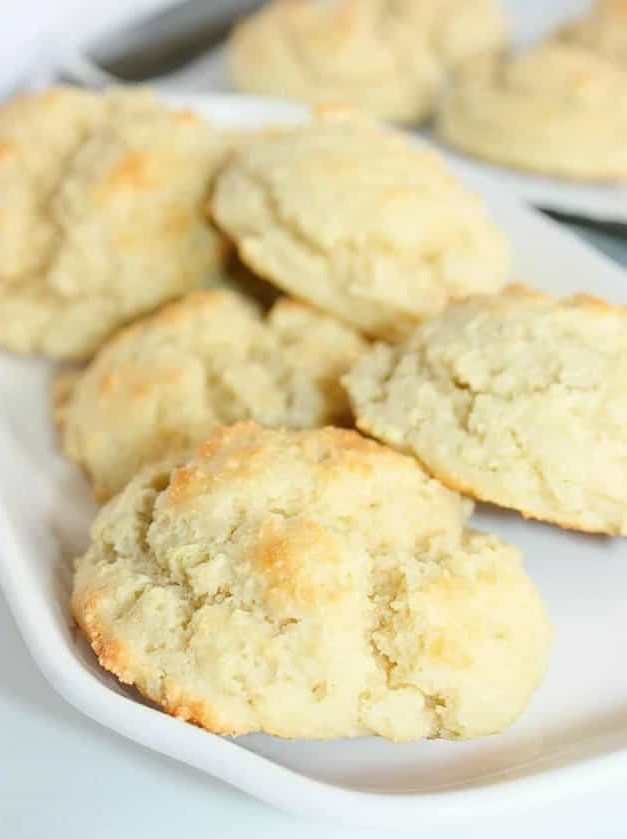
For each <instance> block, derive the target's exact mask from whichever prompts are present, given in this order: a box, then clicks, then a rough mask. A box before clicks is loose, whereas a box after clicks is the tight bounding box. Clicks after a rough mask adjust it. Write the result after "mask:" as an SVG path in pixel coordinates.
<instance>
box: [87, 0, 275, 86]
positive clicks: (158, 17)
mask: <svg viewBox="0 0 627 839" xmlns="http://www.w3.org/2000/svg"><path fill="white" fill-rule="evenodd" d="M261 5H262V3H261V0H185V2H183V3H180V4H177V5H176V6H172V7H170V8H168V9H165V10H164V11H161V12H158V13H157V14H153V15H150V16H148V17H146V18H142V19H140V20H138V21H137V22H135V23H132V24H130V25H129V24H127V25H126V26H124V27H121V28H119V29H117V30H113V31H111V32H110V33H108V35H107V36H106V37H105V38H101V39H98V40H97V41H93V42H92V43H91V44H90V45H88V46H87V47H86V49H85V53H86V55H87V56H88V57H89V59H90V60H91V61H92V62H94V63H95V64H96V65H97V66H98V67H100V68H101V69H102V70H104V71H105V72H107V73H109V74H111V75H113V76H116V77H117V78H119V79H120V80H122V81H127V82H144V81H148V80H150V79H154V78H155V77H157V76H163V75H166V74H168V73H172V72H174V71H175V70H178V69H180V68H181V67H183V66H185V65H186V64H187V63H189V62H190V61H193V60H194V59H195V58H198V57H199V56H200V55H202V54H203V53H205V52H207V51H208V50H210V49H211V48H212V47H215V46H217V45H218V44H220V43H221V42H222V41H223V40H224V38H225V37H226V35H227V34H228V32H229V30H230V28H231V27H232V26H233V24H234V23H235V21H236V20H237V18H238V17H240V16H241V15H244V14H247V13H249V12H251V11H253V10H254V9H256V8H258V7H259V6H261Z"/></svg>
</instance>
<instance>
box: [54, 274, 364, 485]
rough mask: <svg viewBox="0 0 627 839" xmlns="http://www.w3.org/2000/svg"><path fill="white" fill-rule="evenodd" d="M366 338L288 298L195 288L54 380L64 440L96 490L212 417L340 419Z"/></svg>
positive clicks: (299, 422)
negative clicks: (263, 299)
mask: <svg viewBox="0 0 627 839" xmlns="http://www.w3.org/2000/svg"><path fill="white" fill-rule="evenodd" d="M364 347H365V345H364V342H363V341H362V339H361V338H359V337H358V336H357V334H356V333H354V332H353V331H352V330H351V329H349V328H348V327H345V326H343V325H342V324H339V323H337V322H336V321H334V320H332V319H331V318H329V317H327V316H326V315H322V314H318V313H317V312H315V311H314V310H312V309H309V308H306V307H305V306H303V305H302V304H300V303H296V302H294V301H291V300H287V299H283V300H281V301H279V302H278V303H276V304H275V305H274V307H273V308H272V309H271V311H270V313H269V314H268V315H267V317H266V318H265V319H264V317H263V316H262V314H261V312H260V311H259V310H258V309H257V308H256V307H255V306H254V305H253V304H252V303H251V302H250V301H248V300H247V299H245V298H244V297H242V296H240V295H237V294H235V293H233V292H229V291H225V290H216V291H198V292H192V293H190V294H188V295H187V296H186V297H184V298H182V299H181V300H180V301H178V302H176V303H172V304H170V305H168V306H166V307H164V308H163V309H161V310H160V311H159V312H158V313H157V314H156V315H153V316H150V317H147V318H145V319H144V320H142V321H139V322H137V323H136V324H134V325H132V326H130V327H128V328H127V329H125V330H124V331H122V332H121V333H120V334H119V335H118V336H116V337H115V338H114V339H112V340H111V341H110V342H109V343H108V344H106V345H105V346H104V347H103V348H102V349H101V350H100V352H99V353H98V355H97V356H96V358H95V359H94V360H93V362H92V363H91V364H90V365H89V367H87V368H86V370H85V371H84V372H83V373H79V374H78V376H77V377H76V378H75V379H74V381H71V380H70V381H68V379H67V378H63V379H62V380H61V382H60V384H59V387H58V391H57V397H58V398H57V420H58V422H59V424H60V425H61V427H62V429H63V447H64V450H65V452H66V454H67V455H68V457H70V458H71V459H72V460H73V461H75V462H76V463H78V464H80V465H81V466H82V467H83V468H84V469H85V471H86V472H87V474H88V475H89V476H90V478H91V480H92V481H93V483H94V485H95V490H96V494H97V496H98V498H100V499H104V498H108V497H109V496H111V495H112V494H113V493H115V492H117V491H118V490H120V489H121V488H122V487H123V486H124V485H125V484H126V483H127V481H128V480H130V478H131V477H132V476H133V474H134V473H135V472H136V471H137V469H138V468H139V467H140V466H142V465H144V464H145V463H148V462H150V461H154V460H158V459H161V458H163V457H164V456H165V455H166V454H167V453H168V452H172V451H175V450H178V449H186V448H189V447H190V446H195V445H197V444H198V443H199V442H200V441H202V440H203V439H205V437H206V436H207V434H208V433H209V432H210V431H211V430H212V429H213V428H214V427H215V426H217V425H222V424H229V423H232V422H235V421H237V420H240V419H248V418H253V419H256V420H258V421H259V422H261V423H263V424H264V425H271V426H275V425H284V426H289V427H294V428H301V427H310V426H311V427H313V426H317V425H324V424H325V423H332V422H335V423H342V422H347V421H348V420H349V418H350V410H349V408H348V402H347V398H346V394H345V392H344V390H343V389H342V387H341V385H340V383H339V379H340V376H341V375H342V374H343V373H345V372H346V371H347V370H348V369H349V367H350V366H351V365H352V364H353V363H354V362H355V361H356V360H357V357H358V355H359V354H360V352H361V351H363V349H364Z"/></svg>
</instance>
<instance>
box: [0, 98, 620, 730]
mask: <svg viewBox="0 0 627 839" xmlns="http://www.w3.org/2000/svg"><path fill="white" fill-rule="evenodd" d="M509 260H510V254H509V245H508V242H507V239H506V237H505V236H504V235H503V233H502V232H501V231H500V230H499V229H498V226H497V225H496V223H495V221H494V220H493V219H492V218H491V217H490V214H489V212H488V211H487V209H486V207H485V206H484V204H483V202H482V201H481V199H480V198H478V197H477V196H475V195H473V194H472V193H470V192H469V191H468V190H467V189H466V188H465V187H464V186H463V185H462V184H461V183H460V182H459V181H458V180H457V179H456V178H455V177H454V176H453V175H452V174H451V173H450V172H449V171H448V169H447V168H446V165H445V164H444V163H443V161H442V160H441V159H440V158H439V157H438V156H437V155H436V154H434V153H433V152H432V151H429V150H426V149H424V148H422V147H420V146H418V145H416V144H414V143H412V142H411V141H409V140H408V139H406V138H405V137H403V136H402V135H400V134H398V133H395V132H393V131H391V130H389V129H384V128H381V127H379V126H378V125H376V124H375V123H374V122H372V121H370V119H369V118H366V117H365V116H361V115H359V114H356V113H355V112H352V111H349V110H346V109H344V108H341V107H330V106H329V107H320V108H319V109H318V110H317V112H316V113H315V114H314V116H313V118H312V119H311V121H309V122H308V123H306V124H304V125H300V126H297V127H282V128H276V129H273V130H268V131H264V132H260V133H257V134H253V133H251V134H249V135H245V134H243V133H242V134H239V135H233V134H225V133H222V132H220V131H218V130H217V129H216V128H215V127H213V126H212V125H211V124H209V123H206V122H204V121H203V120H201V119H200V118H198V117H196V116H194V115H193V114H190V113H187V112H176V111H171V110H168V109H167V108H166V107H165V106H163V105H161V104H160V103H159V102H158V101H157V100H156V99H154V98H153V97H152V96H150V95H149V94H146V93H144V92H142V93H137V92H135V91H130V92H126V91H125V92H119V91H112V92H107V93H104V94H96V93H90V92H85V91H77V90H71V89H54V90H50V91H47V92H45V93H43V94H38V95H32V96H27V97H23V98H20V99H17V100H15V101H13V102H10V103H9V104H7V105H5V106H4V107H3V108H2V109H1V110H0V344H1V346H2V348H3V349H4V350H7V351H10V352H14V353H37V354H41V355H44V356H46V357H48V358H50V359H54V360H56V361H63V362H66V363H65V365H64V366H63V368H62V370H61V371H60V373H59V376H58V381H57V387H56V392H55V399H54V413H55V419H56V422H57V425H58V428H59V437H60V442H61V445H62V448H63V451H64V452H65V454H66V455H67V457H68V458H69V459H70V460H71V461H73V462H74V463H75V464H77V465H78V466H79V467H80V468H81V469H82V470H83V472H84V473H85V475H86V476H87V477H88V479H89V481H90V482H91V484H92V486H93V490H94V493H95V496H96V498H97V499H98V500H99V501H101V502H106V504H105V505H104V506H103V507H102V509H101V511H100V513H99V514H98V516H97V518H96V520H95V522H94V524H93V527H92V531H91V545H90V547H89V548H88V550H87V551H86V553H85V554H84V555H83V556H82V557H80V558H79V559H78V560H77V561H76V566H75V579H74V589H73V595H72V610H73V614H74V616H75V618H76V621H77V622H78V624H79V625H80V627H81V629H82V630H83V632H84V633H85V635H86V637H87V639H88V640H89V642H90V644H91V646H92V647H93V649H94V650H95V652H96V654H97V656H98V658H99V660H100V663H101V665H102V666H103V667H105V668H106V669H107V670H109V671H111V672H112V673H114V674H115V675H116V676H117V677H118V678H119V679H120V680H121V681H122V682H125V683H127V684H132V685H135V686H136V687H137V689H138V690H139V691H140V692H141V693H142V694H143V695H144V696H145V697H147V698H148V699H150V700H152V701H153V702H155V703H157V704H158V705H160V706H161V707H163V708H164V709H165V710H166V711H167V712H169V713H171V714H173V715H175V716H177V717H179V718H182V719H185V720H189V721H191V722H194V723H196V724H198V725H200V726H203V727H204V728H206V729H208V730H210V731H213V732H218V733H222V734H229V735H240V734H246V733H250V732H265V733H267V734H272V735H276V736H280V737H288V738H337V737H356V736H363V735H379V736H382V737H386V738H389V739H392V740H397V741H403V740H414V739H419V738H436V737H444V738H451V739H464V738H471V737H476V736H480V735H485V734H490V733H494V732H500V731H503V730H504V729H505V728H506V727H507V726H508V725H509V724H511V723H512V722H513V721H514V720H515V719H516V718H517V717H518V715H519V714H520V713H521V711H522V710H523V709H524V707H525V706H526V705H527V703H528V701H529V699H530V697H531V695H532V693H533V692H534V690H535V689H536V687H537V686H538V684H539V683H540V681H541V680H542V677H543V675H544V673H545V670H546V667H547V661H548V656H549V650H550V645H551V635H552V632H551V627H550V624H549V620H548V617H547V613H546V609H545V606H544V604H543V601H542V599H541V597H540V595H539V593H538V591H537V590H536V588H535V586H534V584H533V583H532V581H531V580H530V579H529V577H528V576H527V574H526V573H525V571H524V568H523V564H522V558H521V555H520V552H519V551H518V550H517V549H516V548H515V547H513V546H512V545H509V544H506V543H504V542H503V541H501V540H500V539H499V538H497V537H496V536H494V535H491V534H489V533H483V532H477V531H475V530H473V529H472V527H471V526H470V523H469V520H470V516H471V513H472V509H473V501H472V499H480V500H483V501H488V502H491V503H493V504H497V505H501V506H503V507H508V508H511V509H513V510H517V511H519V512H520V513H522V515H524V516H528V517H533V518H536V519H540V520H543V521H548V522H552V523H554V524H557V525H559V526H560V527H565V528H575V529H578V530H584V531H588V532H595V533H607V534H622V535H627V513H626V512H625V510H626V509H627V507H626V505H625V501H626V499H627V430H626V429H627V422H626V420H627V315H625V313H624V312H623V311H622V310H620V309H617V308H612V307H611V306H609V305H606V304H604V303H602V302H601V301H598V300H593V299H590V298H584V297H577V298H572V299H568V300H557V299H553V298H550V297H548V296H546V295H542V294H540V293H537V292H534V291H532V290H530V289H525V288H520V287H506V282H507V279H508V273H509V268H510V264H509ZM68 362H71V364H69V363H68ZM356 428H358V429H359V431H357V430H356ZM360 432H361V433H360Z"/></svg>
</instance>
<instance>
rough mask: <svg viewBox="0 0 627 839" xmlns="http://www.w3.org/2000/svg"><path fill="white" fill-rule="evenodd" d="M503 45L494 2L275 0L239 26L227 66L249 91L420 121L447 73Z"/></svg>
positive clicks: (237, 83) (234, 81)
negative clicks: (334, 102) (332, 102)
mask: <svg viewBox="0 0 627 839" xmlns="http://www.w3.org/2000/svg"><path fill="white" fill-rule="evenodd" d="M504 42H505V21H504V16H503V14H502V12H501V11H500V9H499V8H498V6H497V4H496V3H495V2H494V1H493V0H462V2H460V0H337V2H333V0H331V2H329V0H327V2H303V0H274V2H270V3H268V4H267V5H266V6H264V7H263V8H262V9H261V10H260V11H258V12H257V13H255V14H253V15H251V16H249V17H248V18H245V19H244V20H243V21H242V22H241V23H240V24H238V25H237V26H236V27H235V29H234V30H233V32H232V34H231V37H230V39H229V43H228V49H227V60H228V69H229V75H230V78H231V82H232V84H233V86H234V87H235V88H236V89H238V90H242V91H245V92H247V93H254V94H271V95H273V96H279V97H284V98H288V99H299V100H304V101H306V102H320V101H329V100H341V101H344V102H348V103H350V104H352V105H354V106H357V107H360V108H362V109H363V110H365V111H367V112H370V113H372V114H374V115H375V116H377V117H379V118H382V119H389V120H391V121H393V122H398V123H417V122H420V121H421V120H422V119H424V118H425V117H426V116H428V114H429V113H430V111H431V109H432V105H433V102H434V100H435V97H436V93H437V91H438V88H439V85H440V83H441V81H442V80H443V78H444V76H445V75H446V73H447V72H448V71H451V70H453V69H455V68H457V67H458V66H459V65H460V64H462V63H463V62H464V61H465V60H467V59H468V58H470V57H472V56H475V55H477V54H481V53H483V52H485V51H494V50H496V49H499V48H500V47H501V46H502V45H503V44H504Z"/></svg>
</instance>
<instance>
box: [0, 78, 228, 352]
mask: <svg viewBox="0 0 627 839" xmlns="http://www.w3.org/2000/svg"><path fill="white" fill-rule="evenodd" d="M225 148H226V144H225V143H224V141H223V140H222V139H220V137H219V135H218V133H217V132H216V131H215V130H214V129H213V128H212V127H211V126H209V125H207V124H206V123H204V122H203V121H201V120H200V119H198V118H197V117H195V116H194V115H193V114H191V113H189V112H172V111H169V110H167V109H166V108H165V107H163V106H162V105H160V104H158V102H157V101H156V100H155V99H154V98H153V97H152V96H151V95H149V94H147V93H144V92H136V91H132V92H126V91H124V92H122V91H113V92H110V93H105V94H96V93H92V92H87V91H82V90H74V89H71V88H52V89H51V90H49V91H47V92H45V93H41V94H29V95H26V96H22V97H18V98H17V99H14V100H12V101H10V102H8V103H7V104H5V105H3V106H2V108H0V347H2V348H5V349H8V350H11V351H13V352H17V353H41V354H43V355H47V356H50V357H53V358H63V359H83V358H88V357H89V356H91V355H92V354H93V353H94V351H95V350H96V349H97V347H98V346H99V345H100V344H101V343H102V342H103V341H104V340H105V338H106V337H107V336H108V335H110V334H111V333H112V332H113V331H114V330H115V329H116V328H117V327H119V326H121V325H122V324H124V323H126V322H128V321H130V320H132V319H133V318H134V317H136V316H137V315H140V314H143V313H144V312H147V311H150V310H151V309H154V308H155V307H156V306H158V305H159V304H160V303H162V302H164V301H166V300H168V299H170V298H174V297H177V296H178V295H180V294H183V293H184V292H186V291H188V290H190V289H193V288H197V287H200V286H202V285H203V284H204V283H205V282H209V279H210V276H211V274H212V273H213V272H214V271H215V270H217V268H218V267H219V266H220V265H221V264H222V260H223V257H224V255H225V253H226V245H225V243H224V240H223V239H222V237H221V236H219V234H218V233H217V231H216V230H215V228H213V227H212V226H211V225H210V224H208V223H207V221H206V219H205V218H204V214H203V203H204V201H205V200H206V197H207V194H208V192H209V188H210V186H211V183H212V180H213V177H214V174H215V169H216V167H217V165H218V163H219V162H220V161H221V160H222V158H223V156H224V154H225Z"/></svg>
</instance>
